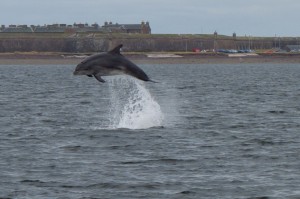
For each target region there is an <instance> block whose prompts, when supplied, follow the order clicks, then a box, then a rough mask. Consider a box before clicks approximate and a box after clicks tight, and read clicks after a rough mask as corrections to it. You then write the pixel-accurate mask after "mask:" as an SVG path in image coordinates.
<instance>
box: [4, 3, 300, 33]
mask: <svg viewBox="0 0 300 199" xmlns="http://www.w3.org/2000/svg"><path fill="white" fill-rule="evenodd" d="M299 10H300V0H0V24H4V25H10V24H28V25H31V24H34V25H43V24H52V23H67V24H73V23H74V22H77V23H80V22H81V23H86V22H87V23H89V24H91V23H94V22H97V23H98V24H100V25H102V24H103V23H104V22H105V21H112V22H113V23H115V22H118V23H140V22H141V21H142V20H144V21H149V22H150V25H151V28H152V33H171V34H180V33H182V34H184V33H191V34H201V33H203V34H205V33H213V32H214V31H215V30H217V31H218V33H219V34H225V35H231V34H232V33H233V32H236V33H237V35H240V36H241V35H252V36H274V35H277V36H300V26H299V19H300V11H299Z"/></svg>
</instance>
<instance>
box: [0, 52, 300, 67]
mask: <svg viewBox="0 0 300 199" xmlns="http://www.w3.org/2000/svg"><path fill="white" fill-rule="evenodd" d="M124 55H125V56H126V57H127V58H129V59H130V60H132V61H133V62H135V63H137V64H239V63H300V54H260V55H257V56H238V55H237V56H228V55H226V54H225V55H224V54H202V53H176V54H175V53H174V54H170V53H168V54H165V53H150V54H149V53H148V54H147V53H128V54H126V53H125V54H124ZM85 56H87V55H83V54H81V55H64V54H59V53H1V54H0V64H1V65H49V64H53V65H76V64H78V63H79V62H80V61H81V60H83V59H84V57H85Z"/></svg>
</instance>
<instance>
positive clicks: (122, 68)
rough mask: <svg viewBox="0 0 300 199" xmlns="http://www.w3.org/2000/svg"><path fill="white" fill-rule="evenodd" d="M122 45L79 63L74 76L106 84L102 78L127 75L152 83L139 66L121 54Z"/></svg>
mask: <svg viewBox="0 0 300 199" xmlns="http://www.w3.org/2000/svg"><path fill="white" fill-rule="evenodd" d="M122 46H123V45H122V44H120V45H118V46H117V47H115V48H114V49H113V50H111V51H108V52H105V53H98V54H95V55H91V56H89V57H87V58H86V59H84V60H83V61H82V62H81V63H79V64H78V65H77V67H76V69H75V71H74V73H73V74H74V75H87V76H89V77H93V76H94V77H95V78H96V79H97V80H98V81H99V82H105V81H104V80H103V79H102V77H101V76H110V75H121V74H127V75H131V76H133V77H136V78H138V79H140V80H143V81H152V80H150V79H149V77H148V76H147V75H146V73H145V72H144V71H143V70H142V69H140V68H139V67H138V66H137V65H135V64H134V63H132V62H131V61H130V60H128V59H126V58H125V57H124V56H123V55H122V54H121V53H120V49H121V48H122Z"/></svg>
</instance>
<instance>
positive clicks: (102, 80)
mask: <svg viewBox="0 0 300 199" xmlns="http://www.w3.org/2000/svg"><path fill="white" fill-rule="evenodd" d="M94 77H95V78H96V80H98V81H99V82H102V83H104V82H105V81H104V79H102V78H101V76H100V75H94Z"/></svg>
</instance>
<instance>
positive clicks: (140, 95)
mask: <svg viewBox="0 0 300 199" xmlns="http://www.w3.org/2000/svg"><path fill="white" fill-rule="evenodd" d="M141 67H142V68H143V69H144V70H145V71H146V72H147V73H148V74H149V75H150V76H151V77H152V78H153V79H155V80H157V81H159V82H160V83H156V84H154V83H143V82H140V81H139V80H134V79H132V78H126V77H112V78H111V77H108V78H106V80H107V82H106V83H105V84H101V83H99V82H97V81H96V80H95V79H92V78H88V77H84V76H76V77H74V76H73V75H72V71H73V69H74V66H55V65H49V66H4V65H2V66H0V94H1V98H0V106H1V112H0V118H1V120H0V126H1V132H0V171H1V172H0V198H39V199H40V198H45V199H46V198H78V199H79V198H82V199H83V198H101V199H102V198H112V199H114V198H300V169H299V168H300V87H299V82H300V65H299V64H285V65H278V64H242V65H159V66H150V65H142V66H141Z"/></svg>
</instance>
